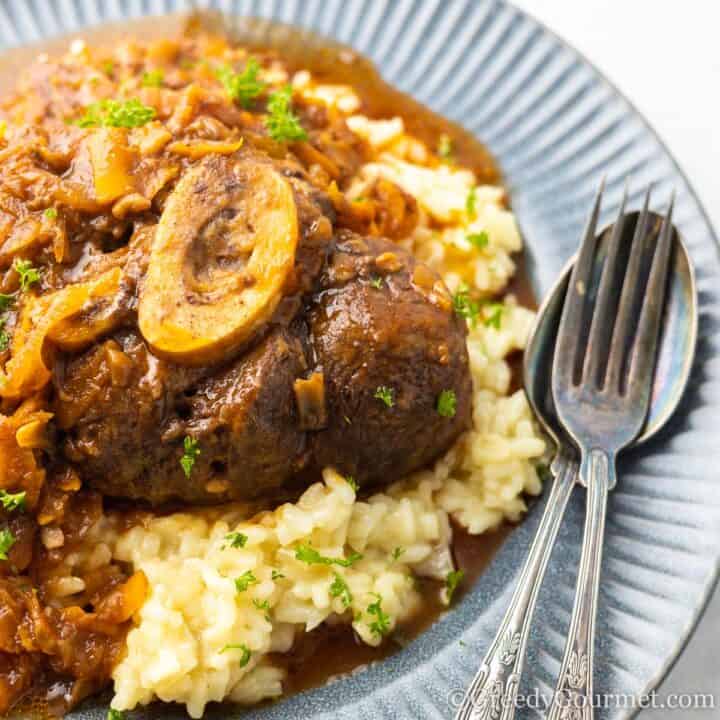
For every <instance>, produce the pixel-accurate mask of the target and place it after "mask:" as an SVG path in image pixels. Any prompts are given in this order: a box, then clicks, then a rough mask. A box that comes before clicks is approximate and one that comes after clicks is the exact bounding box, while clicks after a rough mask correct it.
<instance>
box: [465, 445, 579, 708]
mask: <svg viewBox="0 0 720 720" xmlns="http://www.w3.org/2000/svg"><path fill="white" fill-rule="evenodd" d="M577 470H578V466H577V462H576V460H575V459H574V457H572V456H571V455H570V454H569V453H568V452H567V451H565V450H562V449H561V450H560V451H559V452H558V455H557V457H556V458H555V461H554V462H553V465H552V471H553V474H554V475H555V478H556V479H555V481H554V483H553V486H552V489H551V491H550V496H549V498H548V501H547V505H546V506H545V511H544V513H543V516H542V520H541V521H540V527H539V528H538V531H537V534H536V535H535V539H534V540H533V543H532V545H531V546H530V553H529V555H528V558H527V560H526V561H525V566H524V567H523V569H522V572H521V573H520V579H519V581H518V584H517V587H516V588H515V592H514V593H513V597H512V600H511V601H510V607H509V608H508V610H507V612H506V613H505V617H504V618H503V621H502V623H501V624H500V628H499V629H498V632H497V635H496V636H495V639H494V640H493V642H492V644H491V645H490V649H489V650H488V652H487V655H486V656H485V658H484V660H483V662H482V665H481V666H480V670H479V671H478V673H477V675H476V676H475V679H474V680H473V682H472V684H471V685H470V688H469V689H468V691H467V693H466V694H465V698H464V699H463V702H462V705H461V706H460V709H459V710H458V712H457V715H456V716H455V718H456V720H471V719H473V718H485V717H488V718H502V720H511V718H513V717H514V715H515V706H516V697H517V691H518V686H519V681H520V673H521V672H522V666H523V661H524V659H525V650H526V646H527V639H528V635H529V633H530V621H531V620H532V615H533V610H534V609H535V600H536V598H537V594H538V590H539V589H540V585H541V583H542V579H543V577H544V575H545V569H546V567H547V563H548V559H549V557H550V552H551V551H552V547H553V545H554V543H555V538H556V537H557V532H558V528H559V527H560V522H561V520H562V517H563V515H564V513H565V508H566V506H567V502H568V499H569V498H570V493H571V492H572V489H573V486H574V485H575V480H576V478H577Z"/></svg>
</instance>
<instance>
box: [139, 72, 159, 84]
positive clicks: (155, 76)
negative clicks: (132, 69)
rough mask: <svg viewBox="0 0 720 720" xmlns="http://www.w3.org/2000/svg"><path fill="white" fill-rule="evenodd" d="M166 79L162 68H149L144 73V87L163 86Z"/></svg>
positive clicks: (142, 81)
mask: <svg viewBox="0 0 720 720" xmlns="http://www.w3.org/2000/svg"><path fill="white" fill-rule="evenodd" d="M164 81H165V73H163V71H162V70H148V71H147V72H144V73H143V74H142V79H141V81H140V82H141V83H142V86H143V87H162V84H163V82H164Z"/></svg>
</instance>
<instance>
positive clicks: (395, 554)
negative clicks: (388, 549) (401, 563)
mask: <svg viewBox="0 0 720 720" xmlns="http://www.w3.org/2000/svg"><path fill="white" fill-rule="evenodd" d="M404 554H405V548H404V547H400V546H398V547H396V548H395V549H394V550H393V551H392V559H393V562H397V561H398V560H399V559H400V557H401V556H402V555H404Z"/></svg>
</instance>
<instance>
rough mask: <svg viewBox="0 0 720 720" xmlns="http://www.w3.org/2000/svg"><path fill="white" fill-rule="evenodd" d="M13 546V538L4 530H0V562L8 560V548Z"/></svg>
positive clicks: (8, 531)
mask: <svg viewBox="0 0 720 720" xmlns="http://www.w3.org/2000/svg"><path fill="white" fill-rule="evenodd" d="M14 544H15V536H14V535H13V534H12V533H11V532H10V530H8V529H7V528H5V529H4V530H0V560H7V559H8V555H7V554H8V552H10V548H11V547H12V546H13V545H14Z"/></svg>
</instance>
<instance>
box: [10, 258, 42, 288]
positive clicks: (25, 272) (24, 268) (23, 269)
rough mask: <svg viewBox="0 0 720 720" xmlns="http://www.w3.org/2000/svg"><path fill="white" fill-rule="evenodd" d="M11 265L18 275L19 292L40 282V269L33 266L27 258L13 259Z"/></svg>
mask: <svg viewBox="0 0 720 720" xmlns="http://www.w3.org/2000/svg"><path fill="white" fill-rule="evenodd" d="M13 267H14V268H15V272H16V273H17V274H18V275H19V276H20V291H21V292H27V291H28V290H29V289H30V286H31V285H33V284H34V283H36V282H40V270H38V269H37V268H34V267H33V266H32V263H31V262H30V261H29V260H15V264H14V265H13Z"/></svg>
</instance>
